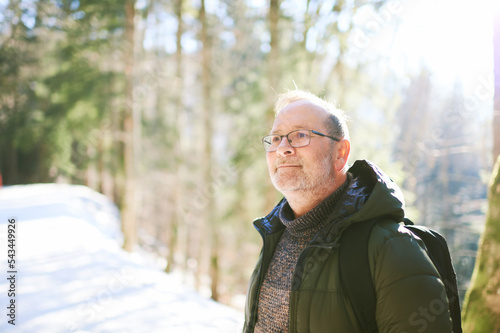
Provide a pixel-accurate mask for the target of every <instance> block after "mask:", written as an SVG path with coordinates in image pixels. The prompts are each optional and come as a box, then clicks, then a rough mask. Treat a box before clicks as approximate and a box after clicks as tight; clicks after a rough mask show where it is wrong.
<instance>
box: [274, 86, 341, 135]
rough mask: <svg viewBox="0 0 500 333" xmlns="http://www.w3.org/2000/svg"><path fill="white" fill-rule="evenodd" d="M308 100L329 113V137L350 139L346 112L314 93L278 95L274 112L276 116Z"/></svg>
mask: <svg viewBox="0 0 500 333" xmlns="http://www.w3.org/2000/svg"><path fill="white" fill-rule="evenodd" d="M302 99H303V100H307V101H309V102H311V103H312V104H314V105H316V106H319V107H320V108H322V109H323V110H325V111H326V112H328V113H329V117H328V119H329V121H328V124H327V127H328V129H329V130H328V131H329V133H328V135H331V136H333V137H336V138H338V139H341V138H344V139H349V129H348V128H347V120H348V119H347V116H346V115H345V112H344V111H343V110H341V109H339V108H337V107H336V106H335V105H333V104H332V103H330V102H327V101H326V100H324V99H322V98H320V97H318V96H316V95H315V94H313V93H310V92H308V91H303V90H298V89H296V90H289V91H287V92H284V93H281V94H278V95H277V96H276V100H275V104H274V112H275V113H276V115H277V114H278V113H279V112H280V111H281V110H282V109H283V108H284V107H286V106H287V105H288V104H290V103H293V102H295V101H298V100H302Z"/></svg>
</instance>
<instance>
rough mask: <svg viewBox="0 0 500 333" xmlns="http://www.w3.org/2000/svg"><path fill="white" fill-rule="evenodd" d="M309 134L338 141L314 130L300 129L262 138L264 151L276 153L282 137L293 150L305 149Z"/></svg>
mask: <svg viewBox="0 0 500 333" xmlns="http://www.w3.org/2000/svg"><path fill="white" fill-rule="evenodd" d="M311 133H314V134H316V135H319V136H324V137H327V138H330V139H332V140H334V141H340V140H339V139H337V138H334V137H332V136H328V135H326V134H323V133H320V132H317V131H315V130H304V129H301V130H296V131H292V132H290V133H288V134H286V135H278V134H272V135H267V136H265V137H263V138H262V144H263V145H264V150H265V151H267V152H271V151H276V150H278V147H279V145H280V144H281V140H283V137H286V139H287V140H288V142H289V143H290V146H292V147H294V148H300V147H305V146H307V145H308V144H309V143H310V142H311Z"/></svg>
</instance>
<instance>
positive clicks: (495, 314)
mask: <svg viewBox="0 0 500 333" xmlns="http://www.w3.org/2000/svg"><path fill="white" fill-rule="evenodd" d="M488 201H489V204H488V215H487V216H486V225H485V229H484V232H483V234H482V239H481V242H480V250H479V253H478V257H477V260H476V266H475V268H474V274H473V276H472V282H471V287H470V288H469V290H468V292H467V295H466V297H465V301H464V307H463V308H464V311H463V328H464V332H471V333H472V332H477V333H482V332H500V293H499V292H498V291H499V290H500V158H498V159H497V163H496V165H495V169H494V172H493V176H492V180H491V183H490V190H489V198H488Z"/></svg>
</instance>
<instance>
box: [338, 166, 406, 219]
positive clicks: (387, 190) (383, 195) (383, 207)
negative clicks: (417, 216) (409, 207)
mask: <svg viewBox="0 0 500 333" xmlns="http://www.w3.org/2000/svg"><path fill="white" fill-rule="evenodd" d="M349 172H350V173H351V174H352V176H353V180H352V182H351V184H350V186H349V187H348V189H347V191H346V193H345V199H342V200H343V204H341V205H339V208H340V209H341V210H344V211H346V212H345V213H344V212H342V215H344V216H345V215H346V214H347V216H349V217H350V220H352V222H353V223H354V222H359V221H366V220H371V219H374V218H377V217H381V216H387V217H393V218H395V219H397V220H398V221H401V220H402V219H403V217H404V206H405V203H404V198H403V193H402V192H401V189H400V188H399V187H398V186H397V185H396V183H394V182H393V181H392V179H391V178H389V176H387V174H385V173H384V172H383V171H382V170H381V169H380V168H379V167H378V166H376V165H375V164H374V163H372V162H370V161H368V160H360V161H356V162H355V163H354V164H353V166H352V167H351V168H350V169H349Z"/></svg>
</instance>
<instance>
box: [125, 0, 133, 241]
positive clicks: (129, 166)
mask: <svg viewBox="0 0 500 333" xmlns="http://www.w3.org/2000/svg"><path fill="white" fill-rule="evenodd" d="M134 19H135V0H127V1H126V2H125V101H126V102H125V105H124V109H123V136H124V137H123V160H124V171H125V187H124V195H123V203H122V230H123V234H124V238H125V239H124V244H123V247H124V248H125V249H126V250H127V251H132V249H133V248H134V246H135V244H136V242H137V230H136V228H137V227H136V222H135V219H136V216H135V215H136V210H135V167H134V164H135V163H134V161H135V156H134V109H133V107H134V96H133V88H134V86H133V76H134V49H135V47H134V45H135V43H134V30H135V29H134V27H135V25H134Z"/></svg>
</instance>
